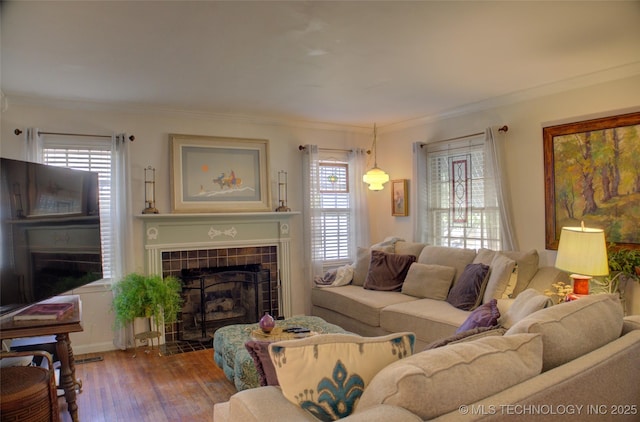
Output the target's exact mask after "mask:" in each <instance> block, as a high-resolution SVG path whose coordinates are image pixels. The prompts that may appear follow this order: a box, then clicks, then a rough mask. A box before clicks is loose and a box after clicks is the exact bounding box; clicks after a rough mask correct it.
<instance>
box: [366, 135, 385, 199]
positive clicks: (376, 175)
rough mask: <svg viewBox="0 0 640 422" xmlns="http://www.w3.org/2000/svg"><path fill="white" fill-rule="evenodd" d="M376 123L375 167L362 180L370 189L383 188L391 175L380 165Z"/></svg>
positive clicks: (374, 137)
mask: <svg viewBox="0 0 640 422" xmlns="http://www.w3.org/2000/svg"><path fill="white" fill-rule="evenodd" d="M376 135H377V133H376V125H375V123H374V124H373V147H372V148H371V149H372V150H373V168H372V169H371V170H369V171H368V172H367V173H366V174H364V175H363V176H362V181H363V182H365V183H367V184H368V185H369V190H382V189H384V184H385V183H387V182H388V181H389V175H388V174H387V173H385V171H384V170H382V169H381V168H379V167H378V154H377V149H376V141H377V136H376Z"/></svg>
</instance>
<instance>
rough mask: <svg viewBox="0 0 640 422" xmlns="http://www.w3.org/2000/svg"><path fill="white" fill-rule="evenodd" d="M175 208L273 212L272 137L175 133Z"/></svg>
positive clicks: (172, 189) (172, 181)
mask: <svg viewBox="0 0 640 422" xmlns="http://www.w3.org/2000/svg"><path fill="white" fill-rule="evenodd" d="M169 139H170V143H171V145H170V152H171V211H172V212H174V213H180V212H201V213H207V212H258V211H269V210H270V204H271V197H270V189H269V185H270V184H269V157H268V153H269V141H268V140H265V139H243V138H223V137H214V136H196V135H174V134H172V135H170V136H169Z"/></svg>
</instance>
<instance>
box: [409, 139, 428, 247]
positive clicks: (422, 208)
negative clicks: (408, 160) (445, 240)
mask: <svg viewBox="0 0 640 422" xmlns="http://www.w3.org/2000/svg"><path fill="white" fill-rule="evenodd" d="M413 180H416V181H417V182H416V183H413V185H414V186H415V192H413V197H414V198H416V200H415V201H411V202H413V203H414V205H413V206H414V209H412V210H411V213H410V214H411V215H413V217H412V222H413V227H414V233H413V240H414V241H415V242H420V243H427V237H428V236H427V235H428V232H427V230H428V229H427V218H428V214H427V210H428V209H429V207H428V206H427V205H428V203H427V148H426V147H425V146H424V144H423V143H422V142H415V143H414V144H413Z"/></svg>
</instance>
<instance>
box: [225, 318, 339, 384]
mask: <svg viewBox="0 0 640 422" xmlns="http://www.w3.org/2000/svg"><path fill="white" fill-rule="evenodd" d="M279 326H301V327H306V328H309V329H310V330H311V331H315V332H317V333H320V334H327V333H348V331H345V330H344V329H342V328H341V327H339V326H337V325H334V324H330V323H328V322H326V321H325V320H323V319H322V318H319V317H316V316H294V317H291V318H287V319H284V320H277V321H276V327H279ZM257 328H258V323H255V324H236V325H227V326H226V327H222V328H219V329H217V330H216V332H215V334H214V336H213V359H214V360H215V362H216V364H217V365H218V366H219V367H220V368H222V370H223V371H224V374H225V375H226V377H227V378H228V379H229V381H232V382H233V383H234V384H235V386H236V389H237V390H238V391H242V390H246V389H248V388H255V387H259V386H260V381H259V378H258V372H257V371H256V367H255V364H254V362H253V358H252V357H251V355H250V354H249V352H248V351H247V349H246V348H245V347H244V344H245V342H247V341H248V340H250V333H251V331H252V330H255V329H257Z"/></svg>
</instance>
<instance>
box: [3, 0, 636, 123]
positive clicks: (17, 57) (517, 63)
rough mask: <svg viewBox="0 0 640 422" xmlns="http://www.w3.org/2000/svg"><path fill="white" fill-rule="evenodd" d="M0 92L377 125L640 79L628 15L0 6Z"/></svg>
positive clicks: (520, 7)
mask: <svg viewBox="0 0 640 422" xmlns="http://www.w3.org/2000/svg"><path fill="white" fill-rule="evenodd" d="M0 7H1V9H0V11H1V13H2V20H1V27H0V29H1V33H0V35H1V50H0V52H1V68H0V70H1V73H0V78H1V79H0V82H1V88H2V91H3V93H4V94H5V96H6V97H7V98H8V99H9V104H10V102H11V98H12V96H13V97H16V98H25V97H27V98H29V97H37V98H47V99H65V100H74V101H88V102H92V103H95V102H97V103H107V104H113V105H127V106H140V107H151V108H158V109H168V110H183V111H197V112H204V113H215V114H224V115H243V116H262V117H267V118H273V119H287V120H301V121H311V122H326V123H333V124H341V125H352V126H361V127H366V126H370V125H371V124H372V123H373V122H377V123H378V125H380V126H384V125H389V124H394V123H398V122H405V121H411V120H413V119H421V118H425V117H428V116H435V115H443V114H446V113H450V112H453V111H455V110H460V109H463V108H465V107H467V108H468V107H470V106H473V105H474V104H476V105H477V104H482V103H486V102H487V101H491V100H492V99H496V98H509V97H513V98H515V96H517V95H518V94H522V93H523V92H531V91H532V90H536V89H537V90H540V89H541V88H544V87H552V88H553V89H556V90H560V89H566V87H569V86H576V83H582V84H587V83H594V82H593V81H600V80H603V79H604V80H606V79H615V78H619V77H624V76H629V75H630V74H638V73H640V24H638V23H639V22H640V1H621V2H618V1H602V2H598V1H568V2H549V1H533V2H525V1H512V2H504V1H498V2H490V1H441V2H437V1H409V2H402V1H371V2H369V1H336V2H333V1H284V2H279V1H255V2H250V1H225V2H223V1H193V2H192V1H177V0H176V1H80V2H78V1H69V2H63V1H24V0H22V1H6V0H5V1H3V2H2V5H1V6H0Z"/></svg>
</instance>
